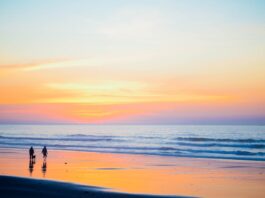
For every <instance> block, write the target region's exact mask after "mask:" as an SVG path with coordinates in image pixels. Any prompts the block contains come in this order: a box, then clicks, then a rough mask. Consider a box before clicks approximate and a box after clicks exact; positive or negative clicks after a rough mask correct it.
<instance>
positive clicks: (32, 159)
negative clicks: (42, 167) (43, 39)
mask: <svg viewBox="0 0 265 198" xmlns="http://www.w3.org/2000/svg"><path fill="white" fill-rule="evenodd" d="M35 159H36V156H35V155H34V149H33V147H32V146H31V147H30V149H29V160H30V161H32V162H33V163H35Z"/></svg>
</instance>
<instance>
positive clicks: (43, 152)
mask: <svg viewBox="0 0 265 198" xmlns="http://www.w3.org/2000/svg"><path fill="white" fill-rule="evenodd" d="M41 152H42V154H43V158H44V159H45V160H46V158H47V155H48V150H47V148H46V146H44V147H43V149H42V151H41Z"/></svg>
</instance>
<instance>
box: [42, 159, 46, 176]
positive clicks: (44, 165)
mask: <svg viewBox="0 0 265 198" xmlns="http://www.w3.org/2000/svg"><path fill="white" fill-rule="evenodd" d="M41 168H42V174H43V177H45V174H46V171H47V162H46V159H45V160H44V161H43V163H42V167H41Z"/></svg>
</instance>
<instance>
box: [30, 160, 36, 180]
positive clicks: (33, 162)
mask: <svg viewBox="0 0 265 198" xmlns="http://www.w3.org/2000/svg"><path fill="white" fill-rule="evenodd" d="M34 164H35V161H33V160H32V159H30V160H29V174H30V176H32V172H33V170H34Z"/></svg>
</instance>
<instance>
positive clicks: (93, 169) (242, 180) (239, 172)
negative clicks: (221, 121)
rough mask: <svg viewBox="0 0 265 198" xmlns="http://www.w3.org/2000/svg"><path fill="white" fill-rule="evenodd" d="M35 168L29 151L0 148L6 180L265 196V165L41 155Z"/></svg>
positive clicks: (77, 154) (76, 153) (162, 192)
mask: <svg viewBox="0 0 265 198" xmlns="http://www.w3.org/2000/svg"><path fill="white" fill-rule="evenodd" d="M35 152H36V155H37V159H36V164H35V165H34V167H32V168H29V161H28V159H29V158H28V149H10V148H9V149H6V148H0V153H1V158H0V164H1V166H0V175H6V176H15V177H17V176H19V177H24V178H25V177H26V178H34V179H44V180H47V181H51V180H52V181H59V182H70V183H76V184H80V185H89V186H91V185H92V186H99V187H102V188H104V189H108V190H109V192H115V193H116V192H119V193H124V194H126V193H129V194H150V195H171V196H176V195H181V196H193V197H216V198H217V197H218V198H219V197H220V198H221V197H242V198H243V197H257V198H259V197H260V198H261V197H264V195H265V189H264V187H263V186H264V183H265V163H264V162H260V161H241V160H223V159H205V158H200V159H199V158H185V157H181V158H176V157H168V156H153V155H139V154H137V155H134V154H116V153H98V152H87V151H66V150H52V149H49V154H48V158H47V167H46V166H45V169H44V168H43V160H42V157H41V151H40V149H35Z"/></svg>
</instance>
